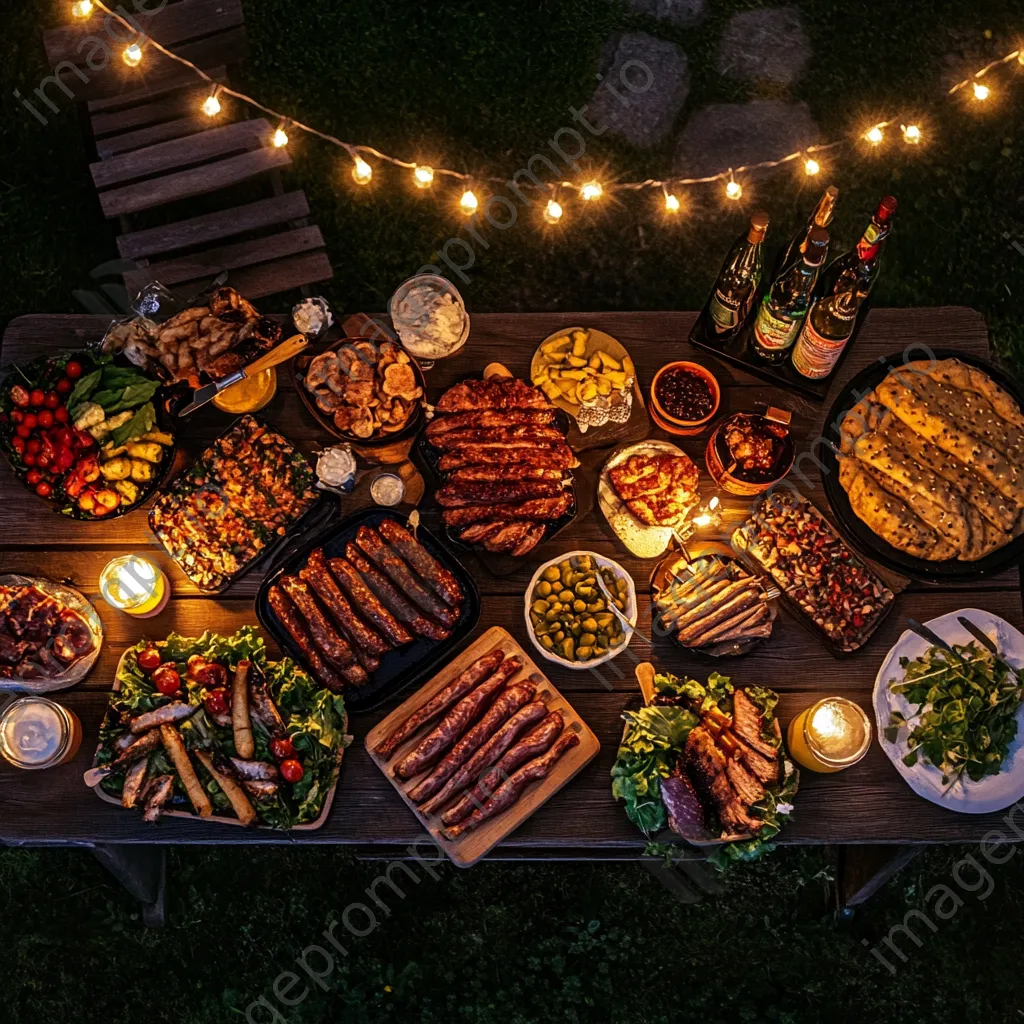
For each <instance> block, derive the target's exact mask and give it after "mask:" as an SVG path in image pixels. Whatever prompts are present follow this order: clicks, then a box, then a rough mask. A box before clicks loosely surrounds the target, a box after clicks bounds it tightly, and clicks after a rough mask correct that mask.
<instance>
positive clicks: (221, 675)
mask: <svg viewBox="0 0 1024 1024" xmlns="http://www.w3.org/2000/svg"><path fill="white" fill-rule="evenodd" d="M192 678H193V679H195V681H196V682H197V683H199V684H201V685H202V686H205V687H206V688H207V689H208V690H212V689H214V688H215V687H218V686H223V685H224V684H225V683H226V682H227V681H228V670H227V669H226V668H225V667H224V666H223V665H218V664H217V663H216V662H211V663H210V664H208V665H200V666H199V667H198V668H196V669H195V671H194V672H193V673H192Z"/></svg>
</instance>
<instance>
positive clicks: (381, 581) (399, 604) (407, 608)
mask: <svg viewBox="0 0 1024 1024" xmlns="http://www.w3.org/2000/svg"><path fill="white" fill-rule="evenodd" d="M345 557H346V558H347V559H348V560H349V562H351V563H352V565H353V566H355V568H356V569H358V570H359V572H361V573H362V574H363V579H364V580H366V585H367V586H368V587H369V588H370V590H372V591H373V592H374V594H375V595H376V596H377V598H378V599H379V600H380V601H383V602H384V604H385V605H387V607H388V610H389V611H391V612H392V613H393V614H394V616H395V617H396V618H397V619H398V620H399V621H400V622H403V623H405V625H407V626H408V627H409V628H410V629H411V630H412V631H413V632H414V633H415V634H416V635H417V636H425V637H426V638H427V639H428V640H447V639H448V637H449V636H451V632H450V631H449V630H447V629H445V628H444V626H441V625H438V623H436V622H433V621H432V620H430V619H428V618H427V617H426V615H424V614H423V612H421V611H420V610H419V609H418V608H416V607H414V606H413V605H411V604H410V603H409V602H408V601H406V599H405V598H404V597H403V596H402V595H401V594H400V593H399V592H398V591H397V590H396V589H395V586H394V584H393V583H392V582H391V580H389V579H388V578H387V576H385V575H384V573H382V572H381V571H380V570H379V569H378V568H377V567H376V566H374V565H371V564H370V563H369V562H368V561H367V560H366V559H365V558H364V557H363V554H362V552H361V551H360V550H359V548H357V547H356V546H355V544H352V543H351V542H350V543H348V544H346V545H345Z"/></svg>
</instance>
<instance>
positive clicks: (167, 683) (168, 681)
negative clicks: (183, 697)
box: [153, 661, 181, 697]
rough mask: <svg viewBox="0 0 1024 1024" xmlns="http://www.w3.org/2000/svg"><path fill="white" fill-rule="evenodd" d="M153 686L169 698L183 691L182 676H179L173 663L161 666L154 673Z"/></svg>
mask: <svg viewBox="0 0 1024 1024" xmlns="http://www.w3.org/2000/svg"><path fill="white" fill-rule="evenodd" d="M153 685H154V686H155V687H156V688H157V689H158V690H159V691H160V692H161V693H162V694H164V695H165V696H167V697H169V696H170V695H171V694H172V693H177V692H178V690H180V689H181V676H179V675H178V670H177V669H176V668H175V667H174V662H173V661H172V662H167V663H166V664H164V665H161V666H160V667H159V668H158V669H157V670H156V671H155V672H154V673H153Z"/></svg>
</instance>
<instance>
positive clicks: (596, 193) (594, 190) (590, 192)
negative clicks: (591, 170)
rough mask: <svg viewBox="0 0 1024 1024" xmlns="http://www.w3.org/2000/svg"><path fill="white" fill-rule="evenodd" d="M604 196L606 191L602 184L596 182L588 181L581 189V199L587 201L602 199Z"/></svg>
mask: <svg viewBox="0 0 1024 1024" xmlns="http://www.w3.org/2000/svg"><path fill="white" fill-rule="evenodd" d="M603 194H604V189H603V188H601V186H600V184H599V183H598V182H596V181H588V182H587V183H586V184H585V185H584V186H583V188H581V189H580V199H586V200H587V201H588V202H590V201H591V200H593V199H600V198H601V196H602V195H603Z"/></svg>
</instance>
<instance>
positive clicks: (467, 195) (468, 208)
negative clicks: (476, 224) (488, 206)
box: [459, 188, 480, 217]
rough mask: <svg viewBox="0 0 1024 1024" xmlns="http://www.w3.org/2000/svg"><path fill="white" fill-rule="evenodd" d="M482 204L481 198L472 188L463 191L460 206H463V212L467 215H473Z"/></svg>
mask: <svg viewBox="0 0 1024 1024" xmlns="http://www.w3.org/2000/svg"><path fill="white" fill-rule="evenodd" d="M479 205H480V200H479V199H477V197H476V193H475V192H474V191H473V190H472V189H471V188H467V189H466V191H465V192H463V193H462V198H461V199H460V200H459V206H461V207H462V212H463V213H464V214H465V215H466V216H467V217H472V216H473V214H474V213H476V210H477V207H478V206H479Z"/></svg>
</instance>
